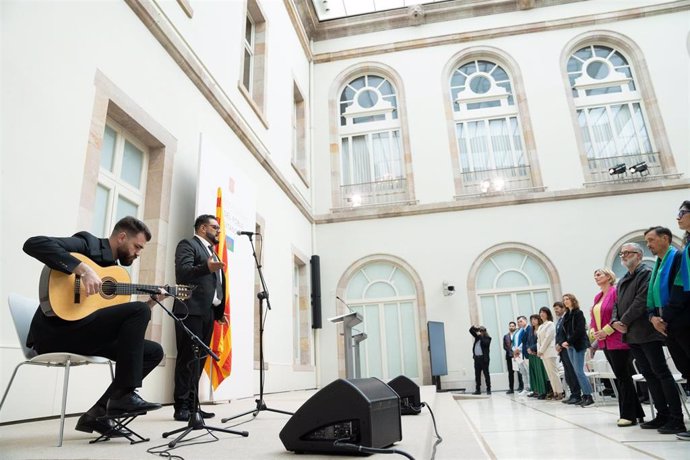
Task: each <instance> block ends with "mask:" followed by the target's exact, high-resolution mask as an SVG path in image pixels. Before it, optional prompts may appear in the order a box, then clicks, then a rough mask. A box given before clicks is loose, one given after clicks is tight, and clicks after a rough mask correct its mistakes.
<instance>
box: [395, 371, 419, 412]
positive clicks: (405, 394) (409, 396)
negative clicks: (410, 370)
mask: <svg viewBox="0 0 690 460" xmlns="http://www.w3.org/2000/svg"><path fill="white" fill-rule="evenodd" d="M388 386H389V387H391V388H392V389H393V391H395V392H396V393H398V396H400V413H401V414H402V415H417V414H419V413H420V412H421V411H422V401H421V399H420V397H419V385H417V384H416V383H414V382H413V381H412V380H410V379H409V378H407V377H405V376H404V375H399V376H397V377H396V378H394V379H393V380H391V381H390V382H388Z"/></svg>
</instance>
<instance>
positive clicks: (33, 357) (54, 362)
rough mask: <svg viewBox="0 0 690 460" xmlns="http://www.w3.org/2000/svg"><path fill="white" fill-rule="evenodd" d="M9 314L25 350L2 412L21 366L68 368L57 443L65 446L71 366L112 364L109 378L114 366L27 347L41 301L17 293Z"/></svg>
mask: <svg viewBox="0 0 690 460" xmlns="http://www.w3.org/2000/svg"><path fill="white" fill-rule="evenodd" d="M8 302H9V306H10V313H11V314H12V321H13V322H14V327H15V329H16V331H17V336H18V337H19V344H20V345H21V347H22V352H23V353H24V357H25V358H26V360H25V361H22V362H20V363H19V364H17V367H15V368H14V372H13V373H12V377H11V378H10V383H9V384H8V385H7V389H6V390H5V394H4V395H3V396H2V402H0V410H2V406H3V405H4V404H5V398H7V394H8V393H9V391H10V387H12V382H13V381H14V377H15V376H16V375H17V371H18V370H19V367H21V366H22V365H24V364H30V365H35V366H44V367H63V368H64V369H65V377H64V381H63V385H62V409H61V411H60V432H59V434H58V444H57V446H58V447H60V446H62V436H63V431H64V427H65V406H66V404H67V386H68V384H69V370H70V368H71V367H72V366H83V365H86V364H109V365H110V376H111V377H113V376H114V372H113V363H112V362H111V361H110V360H108V359H106V358H102V357H100V356H83V355H78V354H75V353H45V354H42V355H39V354H37V353H36V351H35V350H33V349H31V348H28V347H27V346H26V337H27V336H28V334H29V327H30V326H31V320H32V318H33V316H34V313H35V312H36V308H38V300H35V299H29V298H27V297H23V296H20V295H17V294H10V296H9V299H8Z"/></svg>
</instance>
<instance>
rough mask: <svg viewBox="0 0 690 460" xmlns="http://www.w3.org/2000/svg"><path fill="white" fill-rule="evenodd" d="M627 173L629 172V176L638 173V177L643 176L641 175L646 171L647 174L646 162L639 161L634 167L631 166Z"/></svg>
mask: <svg viewBox="0 0 690 460" xmlns="http://www.w3.org/2000/svg"><path fill="white" fill-rule="evenodd" d="M628 171H630V174H635V173H638V174H639V175H640V176H642V175H644V174H642V173H643V172H645V171H647V174H649V169H648V167H647V162H646V161H640V162H639V163H637V164H636V165H634V166H631V167H630V168H629V169H628Z"/></svg>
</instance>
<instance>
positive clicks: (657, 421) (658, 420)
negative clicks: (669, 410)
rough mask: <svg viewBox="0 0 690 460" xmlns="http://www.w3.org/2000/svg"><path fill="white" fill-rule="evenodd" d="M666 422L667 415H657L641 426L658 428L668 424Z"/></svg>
mask: <svg viewBox="0 0 690 460" xmlns="http://www.w3.org/2000/svg"><path fill="white" fill-rule="evenodd" d="M666 422H668V420H667V419H666V417H659V416H658V415H657V416H656V417H655V418H654V419H652V420H650V421H648V422H644V423H642V424H640V428H642V429H643V430H656V429H658V428H661V427H662V426H664V425H666Z"/></svg>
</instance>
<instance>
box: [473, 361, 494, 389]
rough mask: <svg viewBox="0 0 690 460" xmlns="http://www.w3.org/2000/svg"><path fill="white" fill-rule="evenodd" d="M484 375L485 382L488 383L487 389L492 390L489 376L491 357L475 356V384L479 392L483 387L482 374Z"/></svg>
mask: <svg viewBox="0 0 690 460" xmlns="http://www.w3.org/2000/svg"><path fill="white" fill-rule="evenodd" d="M482 372H483V373H484V381H485V382H486V389H487V391H488V390H491V376H490V375H489V357H488V356H475V357H474V382H475V384H476V386H477V391H479V389H480V388H481V386H482V378H481V374H482Z"/></svg>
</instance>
